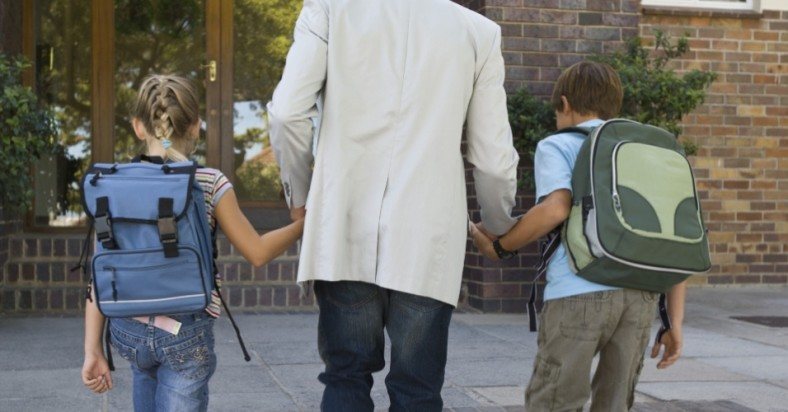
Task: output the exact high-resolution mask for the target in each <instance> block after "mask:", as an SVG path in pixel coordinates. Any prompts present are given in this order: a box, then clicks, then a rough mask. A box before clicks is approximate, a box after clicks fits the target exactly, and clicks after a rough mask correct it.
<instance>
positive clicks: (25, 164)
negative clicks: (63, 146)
mask: <svg viewBox="0 0 788 412" xmlns="http://www.w3.org/2000/svg"><path fill="white" fill-rule="evenodd" d="M27 67H29V64H28V63H27V62H25V61H24V60H23V59H22V58H16V57H11V58H9V57H8V56H6V55H5V54H2V53H0V88H1V89H2V93H0V143H2V144H0V170H2V173H0V201H1V202H2V204H3V206H4V207H6V208H7V209H8V210H11V211H23V210H25V209H27V208H28V207H30V204H31V199H32V197H33V182H32V176H31V175H30V167H31V165H32V164H33V163H34V162H35V160H36V159H38V158H39V157H40V156H43V155H47V154H54V153H56V150H57V148H58V145H57V142H56V126H55V121H54V117H53V115H52V113H51V112H50V111H48V110H45V109H43V108H41V107H40V106H39V104H38V99H37V98H36V95H35V93H33V91H32V90H31V89H30V88H29V87H25V86H23V85H22V84H21V82H20V79H21V75H22V72H23V71H24V70H25V69H26V68H27Z"/></svg>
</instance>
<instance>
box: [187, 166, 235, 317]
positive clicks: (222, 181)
mask: <svg viewBox="0 0 788 412" xmlns="http://www.w3.org/2000/svg"><path fill="white" fill-rule="evenodd" d="M195 178H196V179H197V182H198V183H199V184H200V187H201V188H202V191H203V194H204V196H205V211H206V213H207V214H208V216H207V217H208V224H209V225H210V227H211V235H212V236H213V235H215V234H216V213H215V210H216V205H218V204H219V200H221V198H222V196H224V194H225V193H227V191H228V190H229V189H231V188H232V187H233V185H232V183H230V181H229V180H228V179H227V177H226V176H225V175H224V173H222V172H220V171H218V170H216V169H211V168H207V167H205V168H200V169H197V173H196V174H195ZM215 246H216V245H214V247H215ZM214 276H215V277H216V284H217V285H219V286H221V281H222V277H221V274H220V273H219V271H218V270H217V271H216V273H214ZM221 308H222V302H221V300H220V299H219V293H218V291H216V290H215V289H214V290H213V291H212V292H211V303H210V304H209V305H208V307H206V308H205V311H206V312H208V314H209V315H211V316H213V317H214V318H218V317H219V314H221V310H222V309H221Z"/></svg>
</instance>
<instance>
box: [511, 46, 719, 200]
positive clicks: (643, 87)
mask: <svg viewBox="0 0 788 412" xmlns="http://www.w3.org/2000/svg"><path fill="white" fill-rule="evenodd" d="M689 51H690V48H689V42H688V40H687V38H686V36H683V37H681V38H679V39H678V41H677V42H676V44H672V43H671V41H670V38H669V37H668V36H667V35H665V34H664V33H662V32H660V31H655V33H654V49H653V50H650V49H647V48H645V47H644V46H643V40H642V39H641V38H639V37H635V38H632V39H630V40H629V41H628V42H627V44H626V47H625V48H624V50H623V51H617V52H613V53H610V54H598V55H594V56H591V57H590V59H591V60H594V61H599V62H604V63H607V64H609V65H611V66H612V67H613V68H614V69H616V71H618V74H619V76H620V77H621V83H622V86H623V88H624V103H623V105H622V109H621V113H620V115H619V117H623V118H626V119H632V120H636V121H638V122H641V123H648V124H651V125H654V126H659V127H662V128H664V129H666V130H668V131H670V132H671V133H673V134H675V135H676V136H677V137H679V136H680V135H681V130H682V129H681V119H682V117H683V116H684V115H686V114H688V113H690V112H692V111H693V110H694V109H695V108H696V107H698V106H700V105H701V104H702V103H703V100H704V99H705V97H706V89H707V88H708V87H709V85H711V83H712V82H713V81H714V80H715V79H716V78H717V74H716V73H714V72H706V71H700V70H690V71H687V72H685V73H684V74H683V75H678V74H676V72H675V70H674V69H673V68H672V67H671V66H670V65H669V63H670V61H671V60H672V59H675V58H678V57H681V56H682V55H684V54H685V53H687V52H689ZM508 104H509V122H510V123H511V126H512V132H513V134H514V140H515V142H514V143H515V147H517V150H518V151H519V152H520V155H521V157H523V158H524V159H529V160H533V155H534V151H535V150H536V144H537V143H538V142H539V140H541V139H542V138H544V137H546V136H547V135H549V134H550V133H551V132H552V131H554V130H555V113H554V111H553V109H552V108H551V107H550V104H549V103H548V102H545V101H542V100H539V99H537V98H536V97H534V96H532V95H531V94H530V93H529V92H528V91H527V90H526V89H521V90H519V91H517V92H516V93H514V94H512V95H510V96H509V102H508ZM682 145H683V146H684V151H685V152H686V153H687V155H694V154H695V153H696V152H697V146H696V145H695V144H693V143H692V142H688V141H682ZM520 183H521V185H522V186H524V187H526V188H533V187H534V181H533V173H532V172H531V171H530V170H526V172H525V173H523V175H522V177H521V179H520Z"/></svg>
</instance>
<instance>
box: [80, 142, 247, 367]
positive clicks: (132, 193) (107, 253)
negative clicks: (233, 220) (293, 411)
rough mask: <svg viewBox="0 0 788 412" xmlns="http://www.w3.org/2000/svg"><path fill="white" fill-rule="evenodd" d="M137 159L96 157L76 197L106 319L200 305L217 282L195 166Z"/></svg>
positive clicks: (193, 308) (93, 283)
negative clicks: (91, 240) (91, 239)
mask: <svg viewBox="0 0 788 412" xmlns="http://www.w3.org/2000/svg"><path fill="white" fill-rule="evenodd" d="M142 159H144V160H147V161H148V162H146V163H143V162H140V161H139V160H140V158H137V159H135V161H134V162H132V163H128V164H106V163H96V164H94V165H93V166H92V167H91V168H90V169H89V170H88V171H87V172H86V173H85V176H84V177H83V179H82V182H81V189H82V204H83V207H84V209H85V213H87V215H88V217H89V218H90V221H91V225H92V228H93V229H94V230H95V233H96V241H95V249H94V254H93V259H92V262H91V265H90V269H91V273H92V280H91V285H90V286H89V288H90V287H92V288H93V290H94V292H95V298H96V304H97V306H98V308H99V310H100V311H101V313H102V314H104V315H105V316H106V317H107V318H113V317H136V316H151V315H175V314H184V313H194V312H198V311H201V310H204V309H205V308H206V307H207V306H208V304H209V303H210V302H211V291H212V290H213V289H214V287H216V286H217V285H216V282H215V279H214V273H215V268H214V259H215V257H216V255H215V254H214V252H215V246H214V245H215V243H214V242H215V239H214V236H213V234H212V232H211V228H210V226H209V224H208V220H207V217H206V210H205V198H204V195H203V191H202V188H201V187H200V185H199V183H198V182H197V181H196V180H195V174H196V171H197V169H198V167H199V165H198V164H197V163H196V162H178V163H164V162H162V161H161V159H160V158H157V157H147V156H143V157H142ZM88 236H90V233H89V234H88ZM86 258H87V255H86V253H84V252H83V262H84V261H86ZM83 265H84V263H83ZM216 289H217V290H218V287H217V288H216ZM219 296H220V297H221V294H220V295H219ZM88 298H90V291H88ZM222 304H223V305H224V307H225V311H226V313H227V314H228V317H229V318H230V321H231V322H232V323H233V327H234V328H235V330H236V333H237V334H238V339H239V342H240V343H241V348H242V349H243V351H244V355H245V357H246V358H248V357H249V355H248V354H247V353H246V349H245V348H244V345H243V340H241V336H240V332H239V330H238V328H237V326H236V325H235V322H234V320H233V318H232V315H231V314H230V312H229V310H228V309H227V304H226V303H225V302H224V299H222ZM248 360H249V359H247V361H248Z"/></svg>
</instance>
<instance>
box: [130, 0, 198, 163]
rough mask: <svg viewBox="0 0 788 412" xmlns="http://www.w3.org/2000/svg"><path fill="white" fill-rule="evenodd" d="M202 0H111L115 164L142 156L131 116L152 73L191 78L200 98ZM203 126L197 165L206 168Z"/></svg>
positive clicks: (196, 158) (140, 145)
mask: <svg viewBox="0 0 788 412" xmlns="http://www.w3.org/2000/svg"><path fill="white" fill-rule="evenodd" d="M204 7H205V6H204V0H178V1H156V0H117V1H115V161H117V162H128V161H129V160H130V159H131V158H133V157H134V156H136V155H137V154H139V153H141V152H142V151H143V149H144V145H143V143H142V142H141V141H140V140H139V139H137V137H136V136H135V135H134V130H133V129H132V127H131V118H130V111H131V107H132V104H133V103H134V99H136V97H137V91H138V90H139V87H140V85H141V84H142V81H143V80H145V77H147V76H148V75H150V74H179V75H181V76H185V77H187V78H190V79H192V81H194V82H195V84H196V85H197V86H198V91H199V93H200V96H201V98H202V102H201V104H200V112H201V117H202V118H203V119H205V87H204V84H203V76H202V74H203V71H202V69H201V67H200V66H201V65H202V64H203V63H204V60H205V8H204ZM204 130H205V126H204V125H203V126H202V128H201V133H200V134H201V138H200V144H199V145H198V147H197V152H196V156H195V160H198V161H199V162H200V163H202V164H205V133H204Z"/></svg>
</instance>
